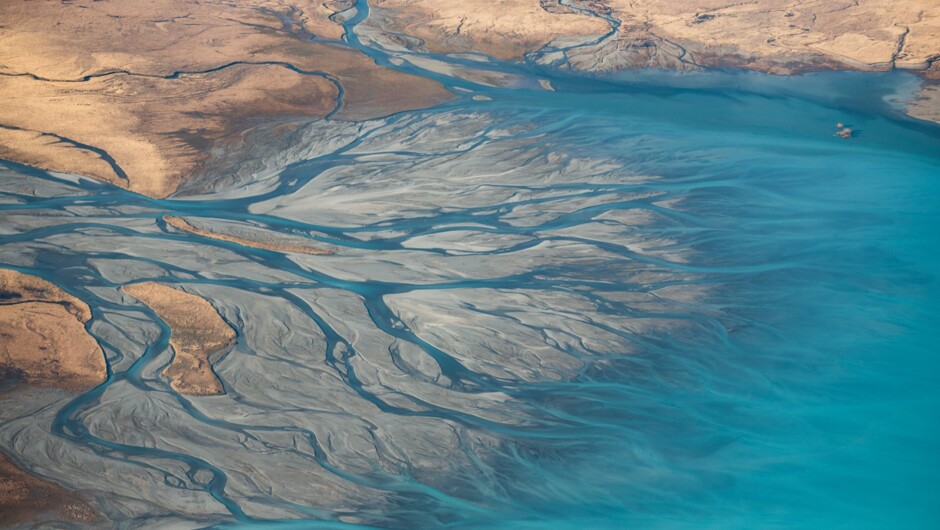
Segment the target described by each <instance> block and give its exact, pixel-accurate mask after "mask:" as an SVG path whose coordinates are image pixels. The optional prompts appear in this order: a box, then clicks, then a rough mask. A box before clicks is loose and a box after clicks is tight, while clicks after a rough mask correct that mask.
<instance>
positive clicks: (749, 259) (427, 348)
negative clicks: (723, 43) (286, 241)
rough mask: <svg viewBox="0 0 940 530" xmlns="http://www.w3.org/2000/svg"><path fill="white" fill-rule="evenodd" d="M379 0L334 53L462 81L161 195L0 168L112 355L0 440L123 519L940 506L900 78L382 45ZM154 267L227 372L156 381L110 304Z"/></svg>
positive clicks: (29, 255)
mask: <svg viewBox="0 0 940 530" xmlns="http://www.w3.org/2000/svg"><path fill="white" fill-rule="evenodd" d="M366 7H367V6H365V3H364V2H361V3H360V10H359V12H358V13H357V15H356V17H351V18H350V20H349V22H348V32H349V35H348V39H347V40H348V42H347V45H352V46H356V47H357V48H359V49H361V50H363V51H365V52H367V53H369V54H370V56H371V57H373V58H374V59H375V60H376V61H377V62H380V63H382V64H384V65H388V66H391V67H395V68H400V69H403V70H406V71H408V72H411V73H417V74H419V75H426V76H428V77H432V78H434V79H437V80H440V81H442V82H443V83H445V85H447V86H448V87H449V88H451V89H452V90H453V91H454V92H455V94H457V95H458V97H457V98H456V99H455V100H453V101H451V102H449V103H446V104H443V105H440V106H437V107H434V108H432V109H429V110H423V111H415V112H407V113H402V114H396V115H393V116H389V117H386V118H383V119H376V120H370V121H365V122H358V123H357V122H347V121H340V120H333V119H327V120H323V121H319V122H314V123H311V124H310V125H309V126H307V127H305V128H303V129H302V130H300V131H298V132H297V133H296V134H295V135H294V136H295V138H293V139H292V141H291V142H292V143H291V147H290V148H289V149H287V150H286V151H285V150H283V149H279V150H275V149H273V148H272V150H271V153H269V154H267V155H266V156H267V158H266V159H265V160H266V162H265V164H263V165H262V166H263V167H262V166H259V167H246V168H245V171H243V172H241V173H239V174H238V175H230V176H226V178H220V179H219V180H218V181H217V182H215V183H204V184H203V185H202V187H201V188H199V189H195V188H194V189H191V190H188V191H187V192H186V193H183V194H182V195H180V196H177V197H173V198H169V199H164V200H157V199H149V198H146V197H143V196H140V195H136V194H133V193H130V192H127V191H124V190H122V189H120V188H117V187H114V186H110V185H106V184H101V183H97V182H94V181H91V180H88V179H85V178H79V177H74V176H69V175H62V174H52V173H48V172H45V171H41V170H38V169H33V168H28V167H24V166H19V165H16V164H12V163H2V164H0V264H2V266H4V267H8V268H13V269H16V270H20V271H23V272H28V273H31V274H35V275H38V276H41V277H43V278H45V279H47V280H50V281H52V282H54V283H55V284H57V285H59V286H61V287H62V288H63V289H65V290H67V291H68V292H70V293H72V294H73V295H75V296H77V297H79V298H81V299H82V300H84V301H86V302H87V303H88V304H89V305H90V306H91V308H92V311H93V318H92V320H91V321H90V322H89V323H88V324H87V329H88V330H89V332H90V333H91V334H92V335H93V336H94V337H95V338H96V339H97V340H98V341H99V343H100V344H101V345H102V348H103V349H104V350H105V353H106V355H107V358H108V366H109V377H108V380H107V382H106V383H104V384H103V385H101V386H99V387H97V388H95V389H93V390H90V391H88V392H86V393H83V394H81V395H74V394H71V395H70V394H65V393H53V392H49V391H44V392H39V391H24V392H26V394H24V395H25V396H26V398H24V400H23V402H22V403H21V404H19V405H17V406H15V407H12V409H11V410H5V411H4V412H3V413H2V414H0V416H2V419H0V446H2V447H3V448H5V449H8V450H9V451H10V452H12V453H14V454H16V455H18V461H19V462H20V463H22V464H23V465H24V466H26V467H27V468H28V469H30V470H32V471H33V472H36V473H38V474H40V475H41V476H43V477H45V478H47V479H49V480H52V481H55V482H57V483H60V484H62V485H64V486H66V487H68V488H71V489H74V490H76V491H79V492H83V493H85V494H87V495H90V496H92V497H94V498H95V499H96V500H97V505H98V506H100V507H101V508H102V509H103V510H104V512H105V514H106V515H108V516H109V517H110V518H112V519H114V520H116V521H124V522H125V524H126V526H127V527H129V528H206V527H221V528H269V527H271V528H275V527H276V528H340V529H341V528H395V529H398V528H506V529H517V528H518V529H522V528H526V529H528V528H533V529H554V528H560V529H565V528H579V529H582V528H935V527H936V525H937V524H940V508H938V505H937V503H936V502H935V501H936V496H937V491H936V485H935V483H936V474H937V472H938V471H940V452H938V451H937V447H938V441H940V440H938V437H940V436H938V435H940V427H938V426H940V385H938V384H937V381H938V377H940V357H938V349H937V344H938V339H940V334H938V323H940V283H938V275H940V264H938V260H940V250H938V249H940V228H938V227H940V207H938V205H940V127H937V126H935V125H931V124H927V123H925V122H918V121H916V120H913V119H911V118H907V117H906V116H905V115H904V114H903V113H901V112H900V111H899V110H898V109H897V108H896V104H897V102H896V100H897V99H899V98H901V99H903V97H906V94H909V93H910V91H911V86H912V84H913V83H915V80H914V78H913V77H911V76H907V75H905V74H872V73H869V74H860V73H827V74H821V73H820V74H805V75H802V76H794V77H772V76H766V75H762V74H755V73H741V72H721V71H718V72H710V73H696V74H682V75H680V74H668V73H654V72H633V73H630V72H627V73H624V74H620V75H618V76H611V77H606V78H603V79H600V78H592V77H588V76H585V75H574V74H569V73H565V72H564V71H562V70H558V69H552V68H549V67H546V66H540V65H539V64H537V63H536V62H535V61H529V62H527V63H524V64H503V63H499V62H496V61H482V60H479V58H472V57H470V58H466V57H465V58H454V57H445V56H434V55H433V54H417V53H409V54H404V53H402V54H397V55H396V54H393V53H390V52H386V51H383V50H382V48H381V47H379V46H377V45H375V44H374V43H371V41H370V42H366V41H365V39H363V38H362V35H363V34H364V33H362V32H361V31H357V29H356V25H357V24H359V23H361V22H362V21H363V20H364V19H365V17H366V16H367V15H368V10H367V9H366ZM360 40H362V42H360ZM432 63H433V64H432ZM429 65H431V66H429ZM434 65H437V66H434ZM440 65H445V66H447V68H442V67H441V66H440ZM448 68H449V69H448ZM474 68H476V69H477V72H478V73H479V72H486V73H487V75H488V76H497V75H499V76H504V79H507V80H508V81H507V82H505V83H500V86H499V87H496V86H490V84H487V83H484V82H482V81H481V79H482V77H483V76H479V75H477V76H474V75H464V74H465V73H466V72H469V71H470V70H472V69H474ZM455 72H457V73H455ZM461 72H463V73H461ZM458 74H460V75H458ZM539 81H543V83H542V84H539ZM547 87H550V88H552V89H553V90H546V88H547ZM837 122H843V123H845V124H847V125H849V126H850V127H852V128H853V130H855V131H856V134H855V136H854V137H853V138H850V139H841V138H837V137H835V136H834V134H833V133H834V132H835V124H836V123H837ZM285 153H286V154H285ZM164 215H174V216H182V217H184V218H185V219H187V220H189V221H191V222H192V223H194V224H198V225H199V226H201V227H205V228H207V229H212V230H215V231H219V232H226V233H241V234H255V236H256V237H262V238H267V237H272V238H273V237H282V236H290V237H293V238H305V239H308V240H309V241H310V242H313V243H316V244H319V245H322V246H324V247H326V248H330V249H332V250H334V251H335V252H334V254H332V255H322V256H319V255H299V254H285V253H280V252H274V251H270V250H262V249H255V248H248V247H244V246H241V245H238V244H235V243H231V242H226V241H221V240H215V239H209V238H206V237H203V236H200V235H197V234H193V233H186V232H182V231H179V230H175V229H173V228H172V227H170V226H168V225H167V224H166V223H165V222H164V221H163V219H162V217H163V216H164ZM259 234H260V236H258V235H259ZM149 280H153V281H159V282H163V283H167V284H170V285H173V286H177V287H180V288H182V289H184V290H186V291H189V292H192V293H196V294H198V295H200V296H202V297H204V298H206V299H207V300H209V301H210V302H211V303H212V304H213V305H214V306H215V307H216V308H217V309H218V310H219V312H220V314H221V315H222V317H223V318H224V319H225V320H226V321H227V322H228V323H230V324H231V325H232V326H233V327H234V328H236V329H237V331H238V340H237V344H236V345H235V347H234V348H233V349H232V350H231V351H229V352H227V353H226V354H225V355H224V356H222V357H221V358H219V359H217V360H216V361H215V363H214V369H215V371H216V373H217V374H218V376H219V378H220V379H221V380H222V382H223V385H224V387H225V391H226V394H225V395H221V396H213V397H187V396H182V395H180V394H178V393H176V392H174V391H173V389H172V388H171V387H170V385H169V383H168V381H167V380H166V379H165V378H164V377H163V376H162V375H161V371H162V370H163V368H164V367H165V366H166V365H167V364H168V363H169V361H170V359H171V358H172V350H171V349H170V347H169V343H168V341H169V329H168V328H167V327H166V325H165V324H164V323H163V322H161V321H160V319H159V318H157V316H156V315H155V314H154V313H153V312H152V311H150V310H149V309H148V308H147V307H146V306H143V305H141V304H140V303H138V302H136V301H135V300H134V299H133V298H130V297H127V296H124V295H122V294H121V292H120V291H119V288H120V287H121V286H122V285H125V284H127V283H131V282H138V281H149ZM30 392H32V393H30ZM27 398H28V399H27ZM13 409H15V410H13Z"/></svg>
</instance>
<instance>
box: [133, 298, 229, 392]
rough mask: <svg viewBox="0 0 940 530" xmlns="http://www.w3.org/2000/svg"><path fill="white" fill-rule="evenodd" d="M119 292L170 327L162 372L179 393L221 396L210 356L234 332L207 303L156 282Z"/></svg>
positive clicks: (218, 349)
mask: <svg viewBox="0 0 940 530" xmlns="http://www.w3.org/2000/svg"><path fill="white" fill-rule="evenodd" d="M121 290H122V291H123V292H125V293H127V294H129V295H131V296H133V297H134V298H136V299H138V300H140V301H141V302H143V303H144V304H146V305H147V306H149V307H150V308H151V309H153V311H154V312H155V313H156V314H157V316H158V317H160V319H161V320H163V321H164V322H166V324H167V325H168V326H169V327H170V333H171V334H170V345H171V346H172V347H173V351H174V356H173V362H172V363H170V365H169V366H167V368H166V369H165V370H164V371H163V374H164V375H165V376H167V377H168V378H169V379H170V386H172V387H173V389H174V390H176V391H177V392H179V393H181V394H186V395H190V396H211V395H218V394H224V393H225V390H224V388H223V387H222V382H221V381H220V380H219V378H218V377H216V375H215V372H213V371H212V364H211V357H212V355H213V354H216V353H218V352H221V351H223V350H225V349H226V348H228V347H229V346H231V345H232V344H233V343H234V342H235V331H234V330H233V329H232V328H231V326H229V325H228V324H227V323H226V322H225V321H224V320H223V319H222V317H221V316H219V313H218V312H217V311H216V310H215V308H214V307H212V304H210V303H209V302H208V301H207V300H205V299H204V298H202V297H200V296H196V295H194V294H190V293H187V292H185V291H181V290H179V289H175V288H173V287H169V286H166V285H161V284H159V283H156V282H144V283H135V284H131V285H125V286H124V287H122V288H121Z"/></svg>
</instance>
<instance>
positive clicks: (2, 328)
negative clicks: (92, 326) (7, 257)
mask: <svg viewBox="0 0 940 530" xmlns="http://www.w3.org/2000/svg"><path fill="white" fill-rule="evenodd" d="M90 319H91V310H90V309H89V308H88V305H86V304H85V303H84V302H82V301H81V300H79V299H77V298H75V297H74V296H72V295H70V294H68V293H66V292H65V291H63V290H62V289H59V288H58V287H56V286H55V285H53V284H51V283H49V282H47V281H45V280H43V279H41V278H37V277H35V276H30V275H28V274H23V273H19V272H16V271H12V270H7V269H0V372H2V375H4V376H6V377H13V378H15V379H17V380H21V381H23V382H26V383H29V384H35V385H40V386H48V387H56V388H62V389H65V390H74V391H77V390H83V389H87V388H91V387H94V386H96V385H99V384H101V383H103V382H104V380H105V379H106V378H107V375H108V368H107V363H106V361H105V358H104V353H103V352H102V350H101V347H100V346H98V342H97V341H95V339H94V338H93V337H92V336H91V335H89V334H88V332H87V331H86V330H85V325H84V324H85V322H88V320H90Z"/></svg>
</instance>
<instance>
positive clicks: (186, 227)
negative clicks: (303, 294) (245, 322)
mask: <svg viewBox="0 0 940 530" xmlns="http://www.w3.org/2000/svg"><path fill="white" fill-rule="evenodd" d="M163 221H164V222H166V224H168V225H170V226H172V227H173V228H176V229H177V230H183V231H184V232H190V233H192V234H196V235H199V236H202V237H208V238H210V239H217V240H219V241H227V242H229V243H235V244H236V245H241V246H243V247H248V248H257V249H261V250H274V251H276V252H293V253H297V254H310V255H314V256H325V255H330V254H333V252H332V251H330V250H327V249H324V248H319V247H314V246H311V245H307V244H303V243H293V242H288V241H286V239H287V238H286V236H282V235H278V236H275V239H273V240H271V241H259V240H256V239H249V238H247V237H241V236H237V235H230V234H222V233H219V232H213V231H211V230H206V229H204V228H198V227H196V226H193V225H192V224H191V223H190V222H189V221H187V220H186V219H183V218H182V217H177V216H173V215H164V216H163Z"/></svg>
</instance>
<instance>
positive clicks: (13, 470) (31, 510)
mask: <svg viewBox="0 0 940 530" xmlns="http://www.w3.org/2000/svg"><path fill="white" fill-rule="evenodd" d="M44 512H53V513H54V514H55V515H57V516H58V517H64V518H66V519H70V520H73V521H80V522H83V523H92V522H95V521H96V520H98V519H99V516H98V513H97V512H96V511H95V510H94V509H92V508H91V507H90V506H88V505H87V504H86V503H84V502H83V501H82V500H81V499H80V498H79V497H78V496H76V495H75V494H73V493H72V492H70V491H68V490H66V489H64V488H62V487H60V486H56V485H55V484H52V483H50V482H46V481H45V480H42V479H40V478H38V477H36V476H33V475H31V474H29V473H27V472H25V471H23V470H22V469H20V468H18V467H17V466H16V465H15V464H14V463H13V462H11V461H10V460H9V459H8V458H7V457H6V455H4V454H3V453H0V525H2V526H8V525H13V524H17V523H20V522H23V521H31V520H35V519H36V517H37V516H38V515H40V514H42V513H44Z"/></svg>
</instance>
